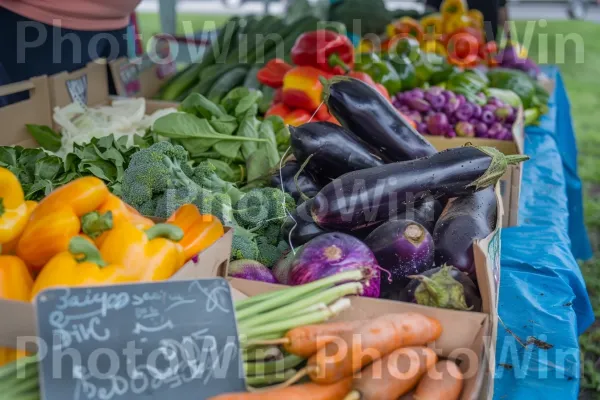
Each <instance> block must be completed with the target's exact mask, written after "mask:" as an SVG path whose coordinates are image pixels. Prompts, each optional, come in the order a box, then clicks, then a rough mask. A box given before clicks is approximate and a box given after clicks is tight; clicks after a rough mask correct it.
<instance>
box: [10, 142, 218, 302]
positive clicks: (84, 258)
mask: <svg viewBox="0 0 600 400" xmlns="http://www.w3.org/2000/svg"><path fill="white" fill-rule="evenodd" d="M138 154H139V153H138ZM0 178H1V181H2V185H1V190H2V192H0V218H1V220H2V224H1V230H0V245H1V246H2V248H1V251H2V256H0V273H1V274H2V278H3V279H1V280H0V282H1V283H2V287H1V288H0V295H1V296H2V298H8V299H11V300H20V301H29V300H31V299H33V298H34V297H35V296H36V294H37V293H39V292H40V291H42V290H44V289H46V288H49V287H56V286H67V287H71V286H73V287H74V286H93V285H106V284H112V283H123V282H150V281H157V280H164V279H168V278H170V277H171V276H172V275H173V274H174V273H176V272H177V271H178V270H179V269H180V268H181V267H182V266H183V265H184V264H185V262H186V261H188V260H190V259H192V258H193V257H194V256H195V255H197V254H198V253H199V252H201V251H202V250H204V249H206V248H207V247H209V246H210V245H211V244H213V243H214V242H215V241H216V240H218V239H219V238H220V237H221V236H222V235H223V233H224V229H223V225H222V224H221V222H220V221H219V220H218V219H217V218H215V217H213V216H211V215H208V214H205V215H201V214H200V213H199V211H198V209H197V208H196V207H195V206H192V205H189V204H188V205H183V206H182V207H181V208H179V209H177V210H175V212H174V213H173V215H171V216H170V218H169V220H168V223H156V224H155V223H154V222H153V221H152V220H150V219H148V218H146V217H143V216H142V215H140V214H139V213H138V212H137V211H136V210H134V209H133V208H132V207H131V206H129V205H127V204H126V203H124V202H123V201H122V200H120V199H119V198H118V197H116V196H115V195H113V194H111V193H110V192H109V190H108V188H107V186H106V185H105V184H104V183H103V182H102V181H101V180H100V179H98V178H95V177H85V178H79V179H77V180H75V181H73V182H71V183H69V184H66V185H64V186H62V187H60V188H59V189H57V190H55V191H53V192H52V193H50V194H49V195H48V196H46V197H45V198H44V199H43V200H42V201H40V202H39V203H35V202H32V201H25V199H24V193H23V190H22V188H21V186H20V184H19V181H18V179H17V177H16V176H15V175H14V174H12V173H11V172H10V171H8V170H7V169H4V168H0ZM133 249H135V251H134V250H133ZM132 255H135V258H132V257H133V256H132ZM34 276H35V280H34V279H33V277H34Z"/></svg>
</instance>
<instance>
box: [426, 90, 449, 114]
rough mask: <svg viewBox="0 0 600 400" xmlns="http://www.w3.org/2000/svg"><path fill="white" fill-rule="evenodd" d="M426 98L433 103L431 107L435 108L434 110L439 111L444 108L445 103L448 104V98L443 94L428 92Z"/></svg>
mask: <svg viewBox="0 0 600 400" xmlns="http://www.w3.org/2000/svg"><path fill="white" fill-rule="evenodd" d="M425 98H426V99H427V101H428V102H429V104H431V108H433V109H434V110H438V111H439V110H441V109H442V108H444V105H446V98H444V96H442V95H441V94H431V93H426V94H425Z"/></svg>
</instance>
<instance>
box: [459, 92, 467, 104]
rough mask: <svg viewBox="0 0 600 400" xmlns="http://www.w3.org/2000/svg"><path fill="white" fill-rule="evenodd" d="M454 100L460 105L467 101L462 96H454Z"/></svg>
mask: <svg viewBox="0 0 600 400" xmlns="http://www.w3.org/2000/svg"><path fill="white" fill-rule="evenodd" d="M456 98H457V100H458V102H459V103H460V104H463V103H466V102H467V99H466V98H465V96H463V95H462V94H459V95H456Z"/></svg>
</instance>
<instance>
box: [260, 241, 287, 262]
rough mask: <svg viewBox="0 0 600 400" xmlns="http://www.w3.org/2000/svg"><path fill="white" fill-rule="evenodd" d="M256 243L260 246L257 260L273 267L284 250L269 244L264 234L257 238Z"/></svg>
mask: <svg viewBox="0 0 600 400" xmlns="http://www.w3.org/2000/svg"><path fill="white" fill-rule="evenodd" d="M256 245H257V247H258V259H257V260H256V261H258V262H259V263H261V264H262V265H264V266H266V267H268V268H271V267H273V266H274V265H275V264H276V263H277V261H279V259H280V258H281V255H282V254H283V251H282V250H280V249H279V248H277V246H273V245H272V244H269V243H268V242H267V240H266V239H265V238H264V237H263V236H259V237H258V238H256Z"/></svg>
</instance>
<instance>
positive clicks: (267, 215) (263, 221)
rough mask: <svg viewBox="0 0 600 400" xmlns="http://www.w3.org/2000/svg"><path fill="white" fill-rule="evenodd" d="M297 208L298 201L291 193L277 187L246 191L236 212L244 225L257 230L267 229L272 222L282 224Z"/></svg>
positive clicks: (239, 221)
mask: <svg viewBox="0 0 600 400" xmlns="http://www.w3.org/2000/svg"><path fill="white" fill-rule="evenodd" d="M295 208H296V203H295V202H294V199H293V198H292V196H290V195H289V194H287V193H284V192H282V191H281V190H279V189H276V188H263V189H253V190H251V191H249V192H248V193H246V194H245V195H244V196H243V197H242V198H241V199H240V201H239V202H238V203H237V204H236V211H235V213H236V220H237V222H238V223H239V224H240V225H241V226H242V227H244V228H246V229H249V230H251V231H257V230H266V229H267V226H268V225H269V224H271V223H275V224H277V225H279V226H281V224H282V223H283V221H284V220H285V218H286V217H287V216H288V214H289V213H291V212H292V211H294V210H295Z"/></svg>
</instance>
